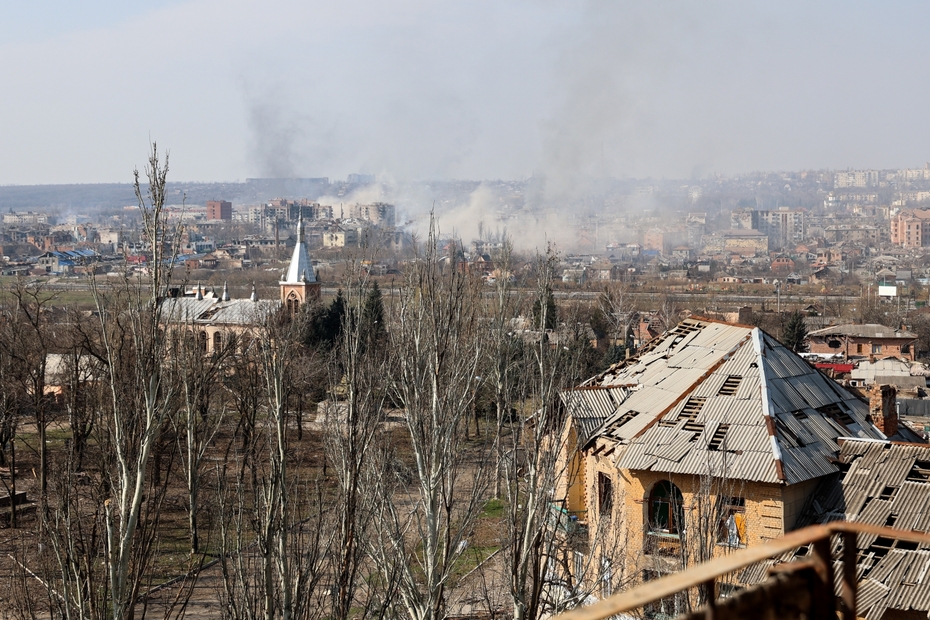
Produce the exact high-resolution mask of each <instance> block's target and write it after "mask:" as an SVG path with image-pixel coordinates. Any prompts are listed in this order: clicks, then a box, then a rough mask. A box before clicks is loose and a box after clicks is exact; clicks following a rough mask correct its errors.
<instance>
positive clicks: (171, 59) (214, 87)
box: [0, 0, 930, 184]
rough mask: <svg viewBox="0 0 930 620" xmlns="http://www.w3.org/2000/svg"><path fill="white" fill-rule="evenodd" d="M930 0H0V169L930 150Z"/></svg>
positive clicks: (643, 172)
mask: <svg viewBox="0 0 930 620" xmlns="http://www.w3.org/2000/svg"><path fill="white" fill-rule="evenodd" d="M928 23H930V3H925V2H897V3H887V4H886V3H878V2H868V3H865V2H851V1H843V2H819V3H811V2H809V1H803V2H801V1H798V2H783V1H779V2H771V1H767V2H756V3H753V2H747V1H742V0H741V1H733V2H719V3H718V2H679V3H670V2H641V1H637V2H620V1H619V0H604V1H601V2H596V1H591V2H584V1H578V2H568V1H566V2H559V1H556V0H532V1H531V0H525V1H520V0H488V1H483V0H468V1H461V0H459V1H455V2H453V1H441V0H390V1H385V0H377V1H376V0H342V1H340V2H335V1H333V2H314V1H312V0H311V1H308V0H263V1H262V2H258V1H247V0H163V1H154V2H152V1H150V2H126V0H84V1H83V2H79V3H78V2H73V1H70V0H35V1H34V2H4V3H2V5H0V184H28V183H70V182H86V183H90V182H112V181H121V182H128V181H130V180H131V173H132V168H133V167H134V166H136V165H142V164H143V163H144V160H145V156H146V152H147V148H148V141H149V138H150V137H151V138H152V139H155V140H157V141H158V143H159V145H160V146H161V147H164V148H168V149H170V151H171V159H172V161H171V164H172V173H171V175H170V178H172V179H174V180H185V181H196V180H203V181H208V180H210V181H212V180H236V179H240V180H243V179H245V178H246V177H249V176H329V177H331V178H339V177H344V176H345V175H346V174H347V173H349V172H366V173H378V174H385V175H388V176H389V177H394V178H398V179H401V178H402V179H414V178H437V177H454V178H471V179H487V178H521V177H525V176H528V175H531V174H533V173H537V172H541V173H546V174H547V175H549V176H550V177H551V178H558V177H559V176H565V177H566V178H576V177H584V176H599V175H605V174H608V175H613V176H618V177H625V176H630V177H644V176H657V177H660V176H665V177H691V176H705V175H707V174H710V173H713V172H724V173H736V172H741V171H749V170H773V169H802V168H846V167H884V168H891V167H905V166H913V167H917V166H923V164H924V162H925V161H927V160H930V114H928V109H927V103H928V102H930V79H928V78H930V75H928V74H930V60H928V59H930V37H928V36H927V35H926V25H927V24H928Z"/></svg>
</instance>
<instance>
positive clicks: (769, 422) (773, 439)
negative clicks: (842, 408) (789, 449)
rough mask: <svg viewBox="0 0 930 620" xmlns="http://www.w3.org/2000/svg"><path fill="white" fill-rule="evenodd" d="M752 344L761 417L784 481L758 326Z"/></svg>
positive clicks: (762, 337)
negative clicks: (757, 377) (755, 362)
mask: <svg viewBox="0 0 930 620" xmlns="http://www.w3.org/2000/svg"><path fill="white" fill-rule="evenodd" d="M752 344H753V349H754V351H755V353H756V358H757V359H758V364H757V366H758V368H759V397H760V400H761V401H762V417H764V418H765V430H766V431H768V434H769V443H770V445H771V448H772V456H773V457H774V458H775V474H776V475H777V476H778V479H779V480H782V481H785V480H786V478H785V468H784V462H783V461H782V454H781V446H779V445H778V433H776V432H775V418H774V417H773V416H772V398H771V396H770V395H769V387H768V377H767V376H766V368H767V364H766V363H765V337H764V332H763V331H762V330H761V329H759V328H758V327H757V328H756V329H754V330H752ZM782 346H784V345H782ZM786 348H787V347H786Z"/></svg>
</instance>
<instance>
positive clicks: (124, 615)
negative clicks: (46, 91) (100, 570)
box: [92, 144, 181, 620]
mask: <svg viewBox="0 0 930 620" xmlns="http://www.w3.org/2000/svg"><path fill="white" fill-rule="evenodd" d="M145 173H146V177H147V180H148V184H147V186H146V187H145V188H144V189H143V185H142V183H141V181H140V175H139V171H138V170H136V171H135V172H134V175H135V192H136V197H137V198H138V201H139V209H140V211H141V214H142V221H143V227H144V232H145V236H146V239H147V242H148V247H149V252H150V255H151V262H150V263H149V264H148V278H147V281H145V282H144V283H143V282H138V283H136V284H135V285H134V286H132V285H129V284H130V283H129V282H128V281H127V285H128V286H127V287H126V288H125V289H124V291H123V292H122V294H120V295H116V296H115V297H111V296H109V295H107V294H106V292H105V291H103V290H102V289H101V287H100V286H99V285H98V284H97V282H96V280H92V288H93V293H94V299H95V303H96V312H97V316H98V317H99V320H100V338H101V342H100V345H101V354H100V356H101V357H102V358H103V359H105V360H106V367H107V377H106V385H107V391H108V397H109V401H110V402H109V406H108V410H109V414H110V419H109V421H108V432H109V434H110V436H111V438H112V442H111V444H110V446H109V448H110V450H111V451H112V452H111V454H112V459H113V464H112V467H113V471H112V474H113V475H112V476H111V477H110V481H111V482H110V485H111V493H112V495H111V497H110V498H109V499H107V500H106V502H105V504H104V520H105V523H106V549H107V554H106V557H107V561H106V564H107V572H108V579H109V597H110V613H111V614H112V618H113V620H124V619H128V618H131V617H132V615H133V610H134V608H135V604H136V596H137V595H138V592H139V587H140V585H141V583H142V579H143V577H144V574H145V571H146V570H147V568H148V565H149V562H150V560H151V552H152V545H151V542H152V539H151V537H152V536H154V528H153V527H147V525H149V524H146V523H143V520H144V519H145V518H146V517H147V516H148V515H153V516H157V514H158V512H157V510H155V508H156V507H157V505H156V498H155V497H149V498H147V497H146V491H151V490H152V488H151V487H150V482H151V481H150V479H149V478H150V473H151V472H150V466H151V461H152V458H153V456H155V452H156V451H157V447H158V443H159V437H160V435H161V431H162V428H163V426H164V424H165V421H166V420H167V418H168V416H169V415H170V414H171V412H172V408H173V406H174V403H175V401H176V384H175V382H174V381H173V380H172V377H170V376H169V374H168V369H166V367H165V366H164V364H163V362H164V360H165V359H167V354H168V351H167V347H166V337H165V325H164V323H163V321H162V307H161V304H160V299H161V297H162V295H163V294H164V292H165V290H166V287H167V284H168V283H169V282H170V278H171V267H172V265H173V264H174V255H173V254H172V252H177V248H178V246H179V243H178V241H179V237H180V232H181V229H180V224H179V225H178V227H177V228H175V229H174V231H173V235H172V231H170V230H169V229H168V228H167V226H166V219H165V212H164V207H165V195H166V194H165V192H166V182H167V174H168V158H167V156H166V157H165V160H164V162H162V161H161V159H160V158H159V155H158V149H157V147H156V145H155V144H153V145H152V148H151V152H150V154H149V160H148V165H147V166H146V168H145ZM167 247H170V248H172V249H171V250H168V249H167ZM114 302H116V303H114ZM156 473H158V472H156ZM165 480H167V476H165ZM140 528H142V530H141V531H143V532H144V533H145V534H146V536H147V538H148V539H147V540H145V541H142V540H140V539H139V538H138V535H139V533H140Z"/></svg>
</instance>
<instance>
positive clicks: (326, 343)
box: [303, 289, 346, 350]
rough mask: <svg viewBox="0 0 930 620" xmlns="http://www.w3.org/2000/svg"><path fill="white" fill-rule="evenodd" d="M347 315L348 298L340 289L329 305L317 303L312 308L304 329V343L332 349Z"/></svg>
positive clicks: (313, 346)
mask: <svg viewBox="0 0 930 620" xmlns="http://www.w3.org/2000/svg"><path fill="white" fill-rule="evenodd" d="M345 316H346V300H345V295H343V293H342V289H340V290H339V292H338V293H336V298H335V299H334V300H333V301H332V302H331V303H330V304H329V306H323V305H321V304H316V305H314V306H313V307H311V308H310V310H309V312H308V315H307V321H306V327H305V331H304V338H303V339H304V344H305V345H306V346H308V347H311V348H315V347H321V348H323V349H326V350H329V349H332V348H333V346H334V345H335V344H336V342H337V340H338V339H339V336H340V335H341V334H342V327H343V321H344V320H345Z"/></svg>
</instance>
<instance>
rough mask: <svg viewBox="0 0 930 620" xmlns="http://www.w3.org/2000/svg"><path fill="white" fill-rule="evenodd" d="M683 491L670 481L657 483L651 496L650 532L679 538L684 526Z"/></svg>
mask: <svg viewBox="0 0 930 620" xmlns="http://www.w3.org/2000/svg"><path fill="white" fill-rule="evenodd" d="M682 504H683V502H682V497H681V491H680V490H679V489H678V487H676V486H675V485H674V484H672V483H671V482H669V481H668V480H662V481H660V482H657V483H656V485H655V486H654V487H652V492H651V493H650V494H649V531H650V532H653V533H657V534H671V535H673V536H678V535H679V534H680V533H681V528H682V527H683V526H684V509H683V506H682Z"/></svg>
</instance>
